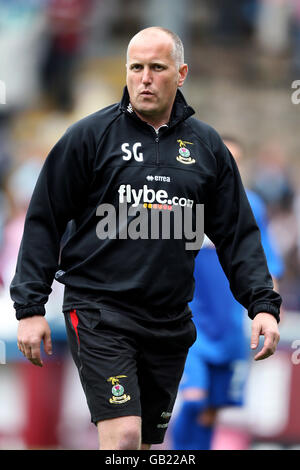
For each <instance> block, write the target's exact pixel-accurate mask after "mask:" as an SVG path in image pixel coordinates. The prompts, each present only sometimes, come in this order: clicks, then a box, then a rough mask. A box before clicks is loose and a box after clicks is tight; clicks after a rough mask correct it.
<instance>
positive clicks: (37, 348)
mask: <svg viewBox="0 0 300 470" xmlns="http://www.w3.org/2000/svg"><path fill="white" fill-rule="evenodd" d="M42 340H43V341H44V350H45V352H46V353H47V354H49V355H51V354H52V344H51V331H50V327H49V325H48V322H47V320H46V319H45V318H44V317H42V316H40V315H36V316H33V317H28V318H22V319H21V320H20V321H19V327H18V348H19V350H20V351H21V352H22V353H23V354H24V356H25V357H27V359H28V360H29V361H30V362H32V364H34V365H35V366H39V367H43V361H42V360H41V341H42Z"/></svg>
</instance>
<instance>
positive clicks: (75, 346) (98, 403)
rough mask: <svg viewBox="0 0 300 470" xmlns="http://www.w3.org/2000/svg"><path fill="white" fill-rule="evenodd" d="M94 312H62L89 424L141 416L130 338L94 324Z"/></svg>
mask: <svg viewBox="0 0 300 470" xmlns="http://www.w3.org/2000/svg"><path fill="white" fill-rule="evenodd" d="M94 314H95V312H92V311H81V310H76V311H75V310H74V311H72V312H69V313H65V320H66V328H67V335H68V341H69V345H70V349H71V353H72V356H73V359H74V361H75V364H76V366H77V369H78V372H79V376H80V380H81V383H82V387H83V390H84V392H85V396H86V399H87V404H88V407H89V410H90V414H91V421H92V422H93V423H94V424H97V422H98V421H103V420H107V419H112V418H117V417H121V416H141V405H140V390H139V384H138V378H137V355H138V352H137V348H136V342H135V340H134V338H128V337H127V336H126V335H125V334H124V333H121V332H119V331H115V330H112V329H111V328H106V327H105V326H103V325H101V327H100V325H99V326H98V325H97V322H96V321H95V318H96V317H95V316H94Z"/></svg>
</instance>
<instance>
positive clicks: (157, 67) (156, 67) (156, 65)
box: [154, 64, 164, 70]
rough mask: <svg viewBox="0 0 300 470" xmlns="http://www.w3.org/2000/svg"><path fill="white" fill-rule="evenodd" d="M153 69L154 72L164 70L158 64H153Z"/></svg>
mask: <svg viewBox="0 0 300 470" xmlns="http://www.w3.org/2000/svg"><path fill="white" fill-rule="evenodd" d="M154 68H155V70H163V69H164V67H163V66H162V65H160V64H155V65H154Z"/></svg>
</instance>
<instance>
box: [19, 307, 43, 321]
mask: <svg viewBox="0 0 300 470" xmlns="http://www.w3.org/2000/svg"><path fill="white" fill-rule="evenodd" d="M15 309H16V318H17V320H21V319H22V318H29V317H34V316H44V315H45V313H46V311H45V307H44V305H29V306H26V307H21V306H20V307H16V306H15Z"/></svg>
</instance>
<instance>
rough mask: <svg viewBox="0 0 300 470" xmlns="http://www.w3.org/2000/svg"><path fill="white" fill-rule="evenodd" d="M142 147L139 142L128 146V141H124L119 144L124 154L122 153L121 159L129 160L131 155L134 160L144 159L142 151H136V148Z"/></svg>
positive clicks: (140, 160)
mask: <svg viewBox="0 0 300 470" xmlns="http://www.w3.org/2000/svg"><path fill="white" fill-rule="evenodd" d="M141 147H142V144H141V142H136V143H135V144H133V145H132V147H131V148H130V144H129V143H128V142H124V144H122V145H121V150H122V152H123V153H125V154H126V155H122V158H123V160H125V161H129V160H131V158H132V156H133V158H134V160H135V161H136V162H142V161H143V160H144V156H143V154H142V152H138V149H139V148H141Z"/></svg>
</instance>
